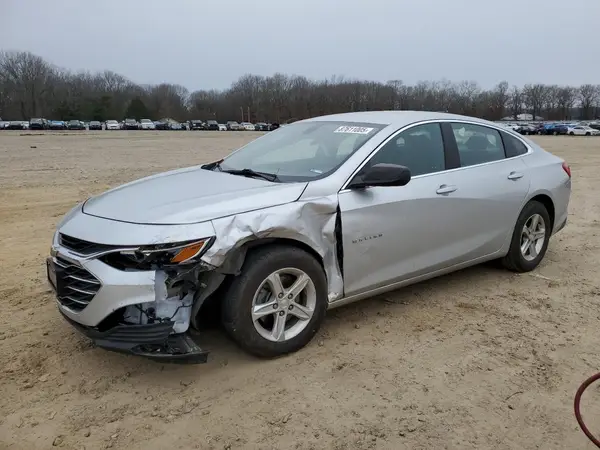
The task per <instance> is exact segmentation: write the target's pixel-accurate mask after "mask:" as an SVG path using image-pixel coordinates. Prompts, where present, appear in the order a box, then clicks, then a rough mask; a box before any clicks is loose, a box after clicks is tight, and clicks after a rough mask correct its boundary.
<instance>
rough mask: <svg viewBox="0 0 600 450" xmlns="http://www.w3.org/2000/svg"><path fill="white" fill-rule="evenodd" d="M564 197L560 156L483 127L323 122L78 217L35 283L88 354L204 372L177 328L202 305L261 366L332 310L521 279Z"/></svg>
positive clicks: (116, 197)
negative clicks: (498, 269) (45, 289)
mask: <svg viewBox="0 0 600 450" xmlns="http://www.w3.org/2000/svg"><path fill="white" fill-rule="evenodd" d="M570 194H571V171H570V168H569V166H568V165H567V163H566V162H565V161H564V160H562V159H561V158H559V157H557V156H554V155H552V154H550V153H548V152H547V151H545V150H543V149H542V148H541V147H539V146H538V145H537V144H535V143H534V142H533V141H531V140H528V139H527V138H525V137H524V136H521V135H519V134H518V133H516V132H513V131H512V130H508V129H507V128H505V127H502V126H500V125H496V124H494V123H492V122H487V121H484V120H479V119H474V118H470V117H465V116H459V115H451V114H446V113H434V112H416V111H388V112H359V113H347V114H337V115H330V116H323V117H317V118H312V119H307V120H301V121H297V122H295V123H293V124H289V125H287V126H285V127H282V128H280V129H278V130H276V131H274V132H272V133H268V134H265V135H264V136H262V137H260V138H258V139H256V140H254V141H252V142H250V143H248V144H247V145H245V146H243V147H241V148H240V149H238V150H236V151H234V152H233V153H231V154H229V155H228V156H227V157H225V158H223V159H221V160H219V161H214V162H212V163H208V164H203V165H197V166H193V167H188V168H184V169H178V170H173V171H169V172H165V173H161V174H157V175H152V176H149V177H146V178H142V179H140V180H137V181H133V182H131V183H128V184H125V185H122V186H119V187H117V188H114V189H112V190H109V191H107V192H105V193H103V194H100V195H97V196H95V197H91V198H89V199H87V200H86V201H84V202H82V203H81V204H78V205H76V206H75V207H74V208H73V209H72V210H71V211H70V212H69V213H67V214H66V216H65V217H64V218H63V219H62V220H61V221H60V223H58V225H57V230H56V232H55V235H54V238H53V241H52V247H51V255H50V257H49V258H48V259H47V274H48V279H49V282H50V284H51V286H52V287H53V289H54V290H55V292H56V299H57V306H58V310H59V311H60V312H61V313H62V315H63V316H64V317H65V318H66V320H67V321H69V322H70V323H71V324H72V325H73V326H74V327H76V328H77V329H78V330H80V331H81V332H82V333H83V334H85V335H86V336H88V337H90V338H91V339H92V340H93V341H94V342H95V343H96V345H97V346H99V347H103V348H105V349H109V350H116V351H122V352H128V353H133V354H136V355H141V356H146V357H150V358H154V359H159V360H164V361H180V362H205V361H206V357H207V354H208V349H206V348H200V347H199V346H198V345H197V343H196V341H195V340H194V339H193V338H192V332H191V330H192V329H194V328H196V329H198V328H201V327H199V323H200V321H201V319H202V318H203V317H204V315H205V314H206V313H207V309H206V308H207V307H208V305H213V306H215V305H216V307H217V308H218V310H219V311H220V316H221V320H222V324H223V326H224V328H225V330H226V332H227V333H228V335H229V336H230V337H231V338H232V339H233V340H234V341H235V342H236V343H237V344H238V345H239V346H240V347H242V348H243V349H245V350H246V351H248V352H250V353H252V354H254V355H257V356H261V357H276V356H279V355H283V354H287V353H291V352H294V351H297V350H299V349H301V348H302V347H304V346H305V345H307V344H308V343H309V342H310V341H311V339H312V338H313V337H314V335H315V334H316V333H317V331H318V330H319V327H320V326H321V324H322V323H323V320H324V318H325V314H326V311H327V310H328V309H330V308H334V307H337V306H341V305H345V304H348V303H351V302H354V301H357V300H361V299H363V298H367V297H372V296H374V295H377V294H382V293H385V292H388V291H391V290H394V289H397V288H399V287H402V286H406V285H409V284H412V283H416V282H419V281H422V280H426V279H429V278H433V277H436V276H439V275H442V274H446V273H449V272H452V271H455V270H458V269H462V268H465V267H468V266H472V265H475V264H479V263H482V262H484V261H489V260H499V261H500V262H501V263H502V264H503V265H504V266H505V267H506V268H508V269H510V270H512V271H516V272H527V271H531V270H533V269H535V268H536V267H537V266H538V264H539V263H540V261H542V259H543V258H544V255H545V253H546V249H547V247H548V243H549V240H550V237H551V236H552V235H553V234H554V233H557V232H558V231H560V230H561V229H562V228H563V227H564V226H565V225H566V221H567V209H568V204H569V199H570Z"/></svg>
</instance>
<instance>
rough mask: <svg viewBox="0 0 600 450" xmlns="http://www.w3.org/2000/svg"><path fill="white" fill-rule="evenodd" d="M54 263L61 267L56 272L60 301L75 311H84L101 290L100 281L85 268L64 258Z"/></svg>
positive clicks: (57, 259) (57, 295) (57, 294)
mask: <svg viewBox="0 0 600 450" xmlns="http://www.w3.org/2000/svg"><path fill="white" fill-rule="evenodd" d="M54 263H55V264H56V265H57V266H58V267H59V269H58V270H57V271H56V277H57V285H58V290H57V293H56V297H57V299H58V301H59V302H60V304H61V305H63V306H65V307H67V308H69V309H72V310H73V311H81V310H83V309H84V308H85V307H86V306H87V305H88V304H89V303H90V302H91V301H92V299H93V298H94V296H95V295H96V293H97V292H98V290H100V287H101V286H102V285H101V283H100V281H99V280H98V279H97V278H96V277H95V276H94V275H92V274H91V273H90V272H88V271H87V270H85V269H84V268H83V267H79V266H76V265H74V264H71V263H70V262H68V261H66V260H64V259H62V258H56V260H55V262H54Z"/></svg>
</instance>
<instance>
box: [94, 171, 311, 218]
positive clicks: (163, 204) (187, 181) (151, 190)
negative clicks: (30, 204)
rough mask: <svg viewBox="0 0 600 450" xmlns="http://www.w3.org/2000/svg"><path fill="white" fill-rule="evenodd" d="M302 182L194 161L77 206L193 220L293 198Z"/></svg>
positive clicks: (107, 214) (107, 213)
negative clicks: (215, 168) (269, 178)
mask: <svg viewBox="0 0 600 450" xmlns="http://www.w3.org/2000/svg"><path fill="white" fill-rule="evenodd" d="M306 184H307V183H285V184H284V183H271V182H269V181H266V180H261V179H255V178H247V177H244V176H239V175H231V174H228V173H223V172H218V171H217V172H213V171H210V170H204V169H201V168H200V166H196V167H190V168H187V169H178V170H173V171H170V172H165V173H161V174H158V175H153V176H150V177H146V178H142V179H140V180H137V181H133V182H131V183H127V184H125V185H122V186H119V187H117V188H114V189H111V190H110V191H107V192H105V193H103V194H100V195H98V196H96V197H92V198H90V199H89V200H87V202H85V204H84V205H83V212H84V213H85V214H88V215H92V216H96V217H102V218H106V219H112V220H119V221H122V222H131V223H139V224H156V225H169V224H189V223H199V222H204V221H207V220H211V219H216V218H219V217H225V216H229V215H232V214H240V213H243V212H247V211H252V210H256V209H262V208H268V207H270V206H277V205H282V204H285V203H290V202H293V201H296V200H297V199H298V198H299V197H300V195H301V194H302V192H303V191H304V188H305V187H306Z"/></svg>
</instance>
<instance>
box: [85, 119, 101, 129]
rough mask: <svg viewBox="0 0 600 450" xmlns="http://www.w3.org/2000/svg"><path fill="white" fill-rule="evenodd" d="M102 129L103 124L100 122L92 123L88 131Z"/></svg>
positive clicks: (93, 121)
mask: <svg viewBox="0 0 600 450" xmlns="http://www.w3.org/2000/svg"><path fill="white" fill-rule="evenodd" d="M101 129H102V122H100V121H98V120H92V121H90V124H89V125H88V130H101Z"/></svg>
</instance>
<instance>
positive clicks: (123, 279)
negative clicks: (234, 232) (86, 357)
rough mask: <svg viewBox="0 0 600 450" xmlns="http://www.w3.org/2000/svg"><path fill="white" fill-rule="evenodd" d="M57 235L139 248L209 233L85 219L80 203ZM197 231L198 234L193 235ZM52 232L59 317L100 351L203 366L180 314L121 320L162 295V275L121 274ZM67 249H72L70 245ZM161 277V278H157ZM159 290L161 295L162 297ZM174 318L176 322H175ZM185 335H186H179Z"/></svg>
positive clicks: (204, 228) (200, 228)
mask: <svg viewBox="0 0 600 450" xmlns="http://www.w3.org/2000/svg"><path fill="white" fill-rule="evenodd" d="M58 228H59V230H60V232H61V233H65V234H67V235H68V236H78V239H83V240H85V241H88V242H103V243H107V242H110V243H111V245H117V246H135V245H144V243H147V242H169V240H170V239H178V238H181V241H186V240H189V239H190V237H191V236H196V237H197V236H199V235H204V234H203V233H206V235H207V236H211V235H213V234H214V228H213V227H212V224H210V223H204V224H192V225H187V226H186V225H183V226H173V225H169V226H140V225H135V224H130V223H124V222H117V221H112V220H107V219H101V218H98V217H94V216H90V215H87V214H84V213H82V212H81V205H78V206H76V207H75V208H73V210H72V211H70V212H69V213H68V214H67V215H66V216H65V218H64V219H63V221H62V222H61V223H60V224H59V226H58ZM197 233H200V234H197ZM64 244H65V243H64V242H63V241H61V239H60V238H59V233H58V232H57V233H55V236H54V239H53V242H52V248H51V256H50V257H49V258H48V259H47V266H48V267H47V268H48V281H49V283H50V285H51V287H52V288H53V289H54V291H55V293H56V303H57V307H58V309H59V311H60V313H61V314H62V315H63V316H64V317H65V318H66V319H67V320H68V321H69V323H71V324H72V325H73V326H75V327H76V328H77V329H78V330H79V331H81V332H82V333H83V334H85V335H86V336H88V337H90V338H91V339H92V340H93V341H94V342H95V343H96V344H97V345H98V346H99V347H102V348H106V349H108V350H114V351H119V352H127V353H131V354H135V355H140V356H146V357H149V358H152V359H159V360H162V361H167V360H172V361H174V362H177V361H179V362H185V363H197V362H205V361H206V356H207V353H208V352H206V351H203V350H202V349H200V348H198V346H196V344H195V343H194V342H193V341H192V340H191V338H190V335H189V334H188V333H189V330H188V329H187V326H185V325H182V322H181V321H182V320H185V319H182V318H181V317H180V316H179V315H176V312H177V311H175V314H173V317H171V314H168V315H167V316H166V317H171V319H170V320H174V322H170V321H169V320H167V319H160V318H159V317H163V316H160V315H159V314H157V319H156V320H153V321H151V320H148V321H147V322H146V321H140V322H139V324H134V323H137V322H136V321H133V322H132V321H131V320H124V318H125V316H124V311H126V310H127V309H128V308H131V307H132V305H140V304H150V303H152V302H156V301H157V300H158V299H159V298H163V297H162V296H163V295H164V294H165V292H164V290H165V284H164V283H165V279H164V278H163V277H164V273H161V272H158V271H153V270H149V271H123V270H119V269H117V268H115V267H112V266H111V265H109V264H106V263H105V262H103V261H102V260H101V259H99V258H97V257H96V256H93V255H92V256H86V255H84V254H80V253H77V252H75V251H73V249H72V243H71V244H69V243H68V242H67V243H66V245H67V246H65V245H64ZM69 245H71V247H69ZM159 275H161V276H159ZM161 292H162V293H161ZM174 317H175V319H174ZM184 332H185V333H184Z"/></svg>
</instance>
